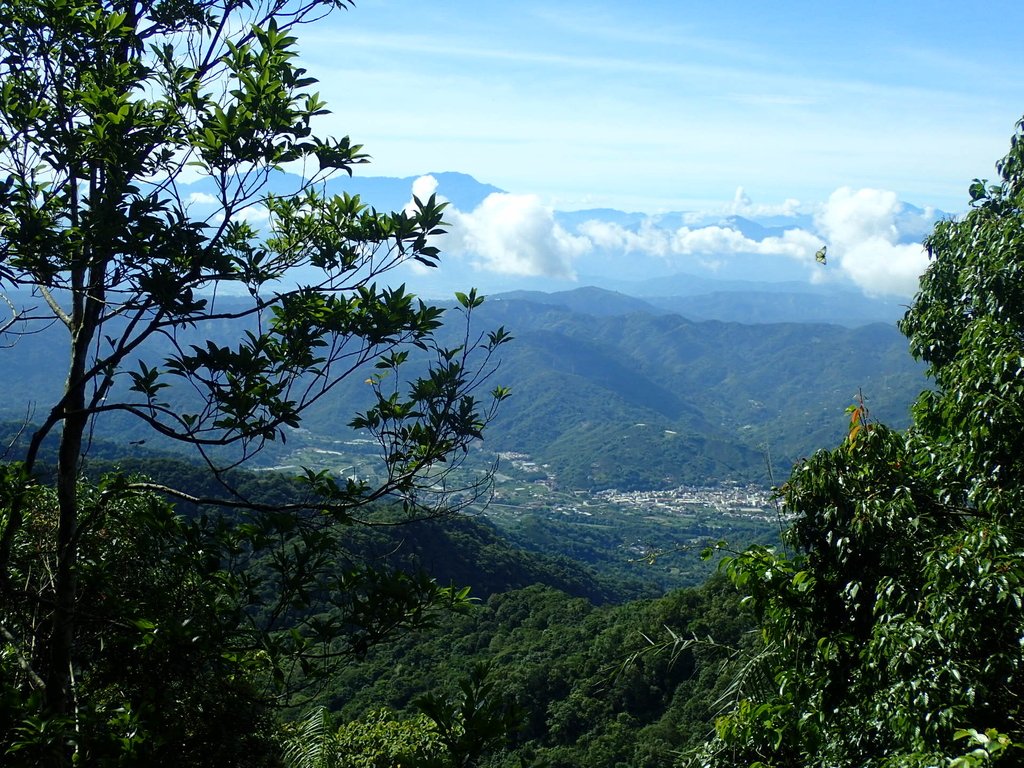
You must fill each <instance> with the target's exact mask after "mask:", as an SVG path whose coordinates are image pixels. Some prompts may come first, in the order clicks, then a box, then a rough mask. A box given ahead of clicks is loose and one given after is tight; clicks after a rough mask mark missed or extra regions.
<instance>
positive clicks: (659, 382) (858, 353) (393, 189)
mask: <svg viewBox="0 0 1024 768" xmlns="http://www.w3.org/2000/svg"><path fill="white" fill-rule="evenodd" d="M289 181H294V179H293V178H291V177H287V176H286V175H285V176H280V177H277V178H275V184H277V185H278V189H279V190H280V191H284V189H283V187H282V185H286V184H287V183H288V182H289ZM342 182H344V184H343V188H344V189H346V190H347V191H349V192H350V193H353V194H360V195H361V196H364V198H365V200H366V201H367V202H369V203H371V204H373V205H374V206H376V207H378V208H379V209H398V208H402V207H403V206H405V205H407V204H408V203H409V199H410V197H411V195H412V191H413V190H414V189H415V190H416V191H417V194H419V193H425V194H430V193H431V192H432V191H434V190H437V192H438V194H441V193H442V192H443V193H444V194H445V196H446V197H447V198H448V199H450V200H451V201H452V207H451V208H450V210H449V212H448V214H449V215H448V218H449V219H450V220H451V221H452V222H453V224H452V226H451V227H450V229H451V232H452V234H451V235H449V238H450V239H448V240H446V241H444V242H442V243H441V245H442V246H443V247H444V248H445V249H446V250H445V255H444V256H443V258H442V266H441V267H440V268H439V269H437V270H427V269H425V268H420V267H419V266H418V265H413V266H405V267H403V268H402V269H401V270H399V271H397V274H393V275H389V276H388V277H389V278H390V279H391V282H399V281H402V280H408V282H409V283H410V287H411V288H412V289H413V290H414V291H417V292H419V293H421V294H422V295H425V296H426V297H432V296H433V297H441V298H447V297H450V295H451V293H452V292H454V291H455V290H466V289H468V288H469V287H471V286H477V287H480V288H482V289H483V290H484V291H485V292H487V293H489V296H488V299H487V301H486V302H485V304H484V305H483V306H482V307H481V308H480V309H479V310H478V311H477V313H476V317H475V324H476V327H477V328H478V329H481V330H484V329H488V328H493V327H496V326H498V325H503V326H505V327H506V328H507V329H508V330H509V331H510V332H511V333H512V334H513V336H514V337H515V340H514V342H513V343H512V344H510V345H508V346H506V347H504V348H503V360H502V363H501V368H500V370H499V371H498V373H497V374H496V376H495V381H496V382H497V383H501V384H503V385H507V386H510V387H511V388H512V391H513V397H512V398H510V399H509V400H508V401H507V402H506V403H504V404H503V408H502V409H501V412H500V415H499V417H498V419H497V421H496V422H495V423H494V424H493V425H492V428H491V429H489V431H488V434H487V441H486V449H487V450H489V451H492V450H504V451H518V452H525V453H528V454H530V455H531V456H533V457H534V458H535V459H536V460H537V461H539V462H543V463H545V464H548V465H549V466H550V471H551V474H552V476H553V477H554V478H556V479H557V481H558V482H559V483H562V484H564V485H565V486H567V487H573V488H590V489H596V488H610V487H619V488H654V487H666V486H672V485H675V484H679V483H697V484H703V483H710V482H717V481H720V480H730V479H734V480H749V481H755V482H762V483H765V484H767V482H768V479H769V478H768V476H767V473H766V469H765V464H766V459H768V458H769V457H770V458H771V460H772V461H774V462H775V463H776V471H777V472H779V474H781V475H784V474H785V473H786V471H788V468H789V466H790V463H791V462H792V461H793V460H795V459H797V458H799V457H800V456H803V455H807V454H809V453H810V452H812V451H814V450H816V449H817V448H821V447H828V446H832V445H834V444H835V443H836V442H837V441H838V440H839V439H841V436H842V434H843V430H844V428H845V420H846V416H845V413H844V411H845V409H846V408H847V407H848V406H849V405H850V404H851V403H852V402H854V399H855V398H857V397H861V396H863V397H864V398H866V402H867V405H868V407H869V408H870V409H871V412H872V415H873V416H874V417H876V418H879V419H881V420H883V421H886V422H887V423H890V424H892V425H893V426H897V427H899V426H904V425H905V424H906V423H907V421H908V409H909V405H910V403H911V402H912V400H913V398H914V397H915V396H916V395H917V394H918V392H920V390H921V389H923V388H924V387H925V386H926V381H925V379H924V376H923V370H922V367H921V366H919V365H918V364H916V363H915V362H914V361H913V360H912V359H911V358H910V356H909V354H908V352H907V343H906V340H905V339H904V338H903V337H902V335H900V333H899V332H898V330H897V329H896V325H895V321H896V320H897V319H898V318H899V317H901V316H902V314H903V312H904V311H905V307H904V306H903V305H904V303H906V302H907V301H908V300H907V299H904V298H901V297H894V296H888V297H881V296H875V297H871V296H867V295H865V293H864V292H863V290H862V289H861V288H860V287H858V286H857V285H856V284H854V282H853V281H852V279H850V277H849V274H848V270H845V271H844V268H843V262H840V263H839V264H838V265H837V266H834V265H833V263H832V262H830V263H829V264H827V265H825V266H823V265H821V264H819V263H817V262H816V261H814V259H813V254H812V256H811V263H804V259H803V256H802V255H801V254H802V251H801V250H800V249H801V248H803V247H804V245H807V247H820V245H819V243H821V240H820V239H819V238H818V235H815V234H813V232H812V230H814V228H815V227H819V228H820V227H824V228H825V229H826V230H827V229H828V226H829V225H828V224H827V222H825V223H822V222H824V219H825V218H826V217H827V214H828V212H827V211H826V212H825V214H821V215H819V216H818V217H817V218H813V217H811V216H809V215H807V214H801V213H799V212H797V211H795V210H790V211H783V212H781V213H779V212H774V213H773V212H771V211H767V212H766V211H760V215H759V216H755V214H757V213H758V211H759V210H760V209H757V207H756V206H754V205H753V204H749V203H747V204H746V207H747V208H748V209H749V211H750V213H751V217H747V216H740V215H736V214H733V215H729V216H727V217H724V218H722V219H719V220H716V221H715V222H714V223H707V222H705V223H703V224H701V223H699V222H697V221H696V219H695V218H694V217H693V216H691V217H690V221H691V224H689V225H687V224H680V222H683V221H685V220H687V219H686V217H687V214H683V213H675V214H664V215H661V216H658V217H650V216H646V215H644V214H636V213H625V212H621V211H614V210H607V209H602V210H592V211H574V212H566V213H555V212H553V211H550V210H547V209H544V208H543V206H541V205H540V203H539V202H538V201H537V200H536V199H531V198H528V196H517V195H507V194H506V193H503V192H501V191H500V190H497V189H496V188H495V187H492V186H489V185H486V184H481V183H479V182H477V181H476V180H474V179H472V178H471V177H469V176H465V175H462V174H435V175H433V176H431V177H418V178H414V177H409V178H404V179H395V178H372V177H370V178H360V177H356V178H353V179H346V180H334V181H332V182H331V183H330V184H329V185H328V190H329V191H331V192H336V191H338V190H339V189H341V188H342ZM193 187H194V188H193V190H192V193H191V198H190V199H191V201H192V205H193V209H192V214H193V215H196V216H201V215H203V213H202V208H203V206H204V205H208V204H209V201H208V200H206V198H204V195H208V193H207V192H204V191H203V188H202V184H201V183H197V184H196V185H193ZM890 202H891V201H890ZM466 211H471V213H466ZM264 213H265V212H264ZM833 213H835V211H833ZM889 214H892V215H891V216H890V218H891V227H890V229H889V231H888V234H889V236H891V238H893V242H890V243H889V245H890V246H891V248H892V249H898V248H913V247H916V246H911V245H909V244H905V243H902V242H900V238H903V239H906V238H907V237H908V235H907V234H906V233H907V232H910V231H912V230H914V228H915V227H917V228H920V227H919V225H920V224H921V223H922V222H923V221H924V220H925V218H926V212H922V211H920V210H919V209H914V208H909V207H905V206H903V207H899V209H898V210H896V209H894V208H892V206H890V209H889ZM887 215H888V214H887ZM928 215H929V216H933V215H934V214H933V213H929V214H928ZM247 216H249V217H250V218H251V219H252V220H253V221H254V222H256V223H259V222H260V221H265V215H264V217H263V218H262V219H261V217H260V213H259V210H258V209H251V210H249V211H248V213H247ZM882 218H884V217H882ZM879 220H880V219H878V217H876V221H875V223H876V224H877V223H878V221H879ZM488 222H489V223H490V225H493V227H492V228H491V229H486V228H482V227H484V225H485V224H488ZM900 222H902V223H900ZM865 226H867V225H865ZM671 227H676V228H675V229H674V230H673V229H671ZM868 228H869V229H870V227H868ZM814 231H818V230H814ZM833 231H834V227H833ZM901 232H902V233H903V234H900V233H901ZM588 233H589V234H588ZM488 238H490V239H488ZM588 238H589V239H588ZM615 238H619V240H618V242H617V243H616V242H613V241H614V240H615ZM687 238H688V239H689V241H691V244H692V242H697V241H699V240H700V239H701V238H704V240H705V241H706V244H707V248H709V249H710V248H713V247H720V248H722V249H723V250H722V251H721V252H720V253H718V256H717V257H715V258H714V259H713V260H714V261H716V262H717V265H712V264H711V263H710V262H709V261H708V260H707V259H704V254H699V253H696V252H693V253H689V254H687V253H686V252H685V248H684V245H685V242H686V241H687ZM584 240H587V242H589V243H590V246H588V247H587V248H583V246H582V245H581V243H582V242H583V241H584ZM598 242H603V243H604V245H603V246H601V247H596V245H595V244H596V243H598ZM880 242H882V241H880ZM884 242H889V241H884ZM659 243H660V244H661V245H660V246H659V245H658V244H659ZM730 243H731V245H730ZM652 244H653V245H652ZM716 244H717V245H716ZM649 246H650V247H649ZM655 246H657V247H658V248H662V250H660V251H658V250H657V248H655ZM474 248H475V249H477V250H475V251H474V250H472V249H474ZM544 248H547V249H548V250H547V251H544ZM558 248H563V249H570V250H571V249H572V248H577V249H578V253H577V257H576V258H575V260H574V261H572V262H571V263H570V262H560V261H559V259H560V258H561V257H562V256H564V255H565V254H564V253H563V254H561V256H560V255H559V253H558V252H557V249H558ZM651 248H654V250H651ZM744 248H747V249H748V250H747V251H746V252H745V251H744V250H743V249H744ZM786 249H789V250H788V251H787V250H786ZM758 251H759V252H758ZM472 254H476V255H472ZM481 254H482V255H481ZM499 256H500V257H501V258H499ZM680 265H685V266H686V267H687V269H689V270H691V271H688V272H682V271H678V269H679V267H680ZM563 267H565V268H566V269H563ZM516 270H518V272H517V271H516ZM531 270H532V271H533V272H534V273H532V274H531V273H530V272H531ZM560 270H561V271H560ZM808 276H810V278H813V279H809V277H808ZM740 277H742V278H744V279H740ZM541 288H543V290H540V289H541ZM233 300H235V299H233V298H232V297H230V296H220V297H218V299H217V301H218V302H230V301H233ZM221 306H222V307H223V306H224V305H223V304H221ZM244 330H245V329H244V327H242V325H240V324H238V323H234V324H232V323H231V322H221V323H220V324H219V325H218V326H217V327H216V328H214V329H212V330H209V329H204V330H201V331H189V330H185V331H183V334H184V335H185V336H187V335H188V334H190V333H191V334H193V335H196V338H195V339H186V338H185V337H184V336H183V337H182V341H184V342H185V343H198V344H205V340H204V337H203V336H202V334H205V333H210V334H213V335H214V336H215V337H216V340H218V341H221V342H226V341H232V340H233V339H236V338H239V337H240V335H241V334H242V333H243V331H244ZM62 332H63V331H62V329H61V328H60V327H58V326H54V327H51V328H49V329H46V330H45V331H43V332H41V333H39V334H36V335H30V336H24V337H21V338H20V339H18V340H17V343H16V344H14V346H13V348H12V349H9V350H6V352H5V355H6V357H5V362H6V365H5V367H4V368H3V370H2V371H0V386H3V387H4V388H5V391H8V392H11V393H17V394H19V396H18V397H11V398H8V399H7V400H6V401H5V402H4V403H2V404H0V419H6V420H12V421H23V420H25V419H27V420H29V421H31V420H33V419H35V418H38V414H36V413H35V411H34V410H33V408H34V405H33V402H35V403H48V402H53V401H54V399H55V397H56V396H57V392H58V390H59V387H60V383H61V376H62V373H61V371H60V368H61V365H60V364H61V363H62V362H63V361H61V360H54V359H53V356H52V354H51V353H50V351H51V350H52V349H54V348H61V346H60V344H59V343H55V339H54V334H61V333H62ZM453 343H458V342H457V341H456V342H453ZM143 356H145V357H146V359H147V361H148V362H149V363H150V364H152V363H153V362H155V361H159V359H160V358H161V357H162V351H161V350H160V349H157V348H151V349H149V350H148V351H144V352H143ZM364 378H365V376H362V375H354V376H352V377H350V378H349V380H346V381H345V382H343V383H342V385H341V386H339V387H337V389H336V390H335V391H334V393H333V394H332V397H331V398H329V399H328V400H325V401H324V402H322V403H320V404H318V405H317V406H316V407H315V408H313V409H311V410H310V411H309V413H308V414H307V417H306V419H305V421H304V422H303V426H304V427H305V428H307V429H308V430H310V433H311V434H312V435H314V436H316V439H319V440H328V441H329V440H332V439H335V438H336V437H338V436H339V435H343V434H346V433H347V423H348V421H349V419H351V417H352V415H353V414H354V413H355V412H357V411H359V410H362V409H365V408H366V407H367V406H368V405H369V401H368V392H367V390H366V387H365V385H364V384H363V379H364ZM21 393H24V394H25V396H24V397H22V396H21ZM104 424H106V426H104ZM136 429H137V430H138V432H137V433H136V431H135V430H136ZM104 433H106V434H107V435H109V436H112V437H116V438H118V439H121V440H131V439H136V440H141V439H148V440H149V445H150V446H152V445H153V444H154V443H156V442H159V441H157V440H154V439H153V436H152V435H150V434H149V433H148V432H147V430H146V429H145V428H144V427H142V426H141V425H135V424H134V423H124V422H121V421H118V422H116V423H115V422H114V421H107V422H105V421H104V419H100V420H99V431H98V433H97V435H98V436H102V435H103V434H104ZM289 450H290V446H289ZM271 455H272V457H273V458H274V459H275V460H276V459H280V458H281V454H280V452H279V451H278V452H271Z"/></svg>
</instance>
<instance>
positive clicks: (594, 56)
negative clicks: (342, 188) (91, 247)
mask: <svg viewBox="0 0 1024 768" xmlns="http://www.w3.org/2000/svg"><path fill="white" fill-rule="evenodd" d="M1022 29H1024V3H1019V2H1003V1H1001V0H1000V1H993V2H987V3H977V4H967V3H947V2H929V3H926V2H918V1H917V0H911V1H908V2H887V3H871V2H858V3H822V2H820V1H819V2H814V3H810V2H781V3H780V2H776V3H759V2H732V1H730V0H719V2H715V3H705V2H691V3H680V2H638V3H622V2H619V3H609V2H592V3H582V2H575V1H574V0H569V1H564V0H563V1H560V2H557V3H553V2H531V0H523V1H521V2H515V3H507V2H495V1H494V0H477V2H467V1H465V0H437V1H435V2H428V3H424V2H416V1H413V0H359V2H358V5H357V8H356V9H354V10H351V11H348V12H338V13H335V14H333V15H332V16H330V17H329V18H328V19H326V20H324V21H322V22H320V23H318V24H317V25H316V26H314V27H311V28H308V29H306V30H304V31H303V32H302V34H301V37H300V48H301V51H302V58H303V61H304V63H305V65H306V66H307V67H308V68H309V69H310V71H311V73H312V74H313V75H315V76H317V77H319V78H320V80H321V83H320V86H319V88H320V91H321V94H322V95H323V96H324V97H325V98H326V99H327V101H328V104H329V106H330V107H331V108H332V110H333V112H334V114H333V115H332V116H331V117H330V118H327V119H325V121H324V124H323V125H322V126H321V127H320V130H321V131H323V132H328V133H332V134H335V135H339V134H349V135H351V136H352V138H353V139H354V140H356V141H359V142H361V143H363V144H364V145H365V146H366V148H367V150H368V151H369V152H370V153H371V154H372V155H373V158H374V163H373V165H372V166H369V167H368V168H364V169H361V171H362V173H363V174H367V175H390V176H410V175H418V174H421V173H426V172H430V171H442V170H456V171H462V172H465V173H469V174H472V175H473V176H475V177H476V178H478V179H480V180H481V181H486V182H489V183H492V184H495V185H497V186H499V187H502V188H503V189H506V190H509V191H511V192H516V193H521V194H527V193H529V194H535V195H537V196H539V198H540V199H541V200H542V201H543V202H544V203H545V204H547V205H550V206H553V207H555V208H558V209H578V208H587V207H598V206H609V207H615V208H619V209H623V210H639V211H646V212H651V213H654V212H659V211H666V210H688V209H699V208H702V207H714V206H716V205H721V204H722V203H723V202H726V201H729V200H731V199H733V197H734V196H735V194H736V191H737V188H739V187H742V188H743V189H744V191H745V194H746V195H747V196H748V197H749V198H750V199H752V200H753V201H755V202H757V203H764V204H768V205H772V204H781V203H783V201H785V200H787V199H796V200H798V201H800V203H801V205H803V206H812V205H814V204H815V203H819V202H822V201H825V200H827V198H828V197H829V195H830V194H832V193H833V192H834V191H835V190H836V189H838V188H842V187H850V188H853V189H861V188H874V189H883V190H888V191H892V192H895V193H896V195H897V196H898V197H899V199H900V200H903V201H908V202H912V203H914V204H916V205H920V206H935V207H938V208H940V209H943V210H954V211H955V210H959V209H961V208H962V207H963V205H964V202H965V200H966V188H967V185H968V184H969V183H970V181H971V179H972V178H974V177H975V176H989V177H991V176H992V175H993V174H994V171H993V164H994V162H995V160H996V159H998V158H999V157H1000V156H1001V155H1002V154H1003V153H1004V151H1005V148H1006V146H1007V143H1008V139H1009V135H1010V133H1011V131H1012V129H1013V124H1014V122H1015V121H1016V120H1017V119H1018V118H1020V116H1021V114H1022V113H1024V78H1022V77H1021V76H1020V67H1021V65H1022V64H1024V35H1022V34H1021V30H1022Z"/></svg>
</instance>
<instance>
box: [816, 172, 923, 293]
mask: <svg viewBox="0 0 1024 768" xmlns="http://www.w3.org/2000/svg"><path fill="white" fill-rule="evenodd" d="M902 212H903V205H902V203H900V201H899V198H898V197H897V195H896V193H895V192H890V191H887V190H881V189H858V190H854V189H850V188H849V187H841V188H840V189H837V190H836V191H835V192H833V193H832V194H831V195H830V196H829V199H828V202H827V203H825V205H824V206H822V208H821V210H820V211H819V212H818V214H817V216H816V217H815V222H816V224H817V225H818V227H819V228H820V229H821V231H822V234H824V235H825V237H826V238H827V240H828V241H829V248H830V255H831V256H832V258H833V259H834V260H835V262H836V263H838V264H839V267H840V269H842V271H843V272H845V273H846V274H847V275H849V277H850V278H851V279H852V280H853V281H854V282H855V283H856V284H857V285H859V286H860V287H861V289H862V290H864V291H865V292H866V293H869V294H874V295H899V296H909V295H912V294H913V293H914V292H915V291H916V290H917V285H918V278H919V277H920V276H921V273H922V272H924V270H925V269H926V268H927V266H928V256H927V254H926V252H925V250H924V248H923V247H922V246H921V245H918V244H906V243H901V242H900V239H901V235H902V233H901V230H900V227H899V226H898V222H900V214H901V213H902ZM927 213H928V212H925V215H927ZM905 218H906V217H905ZM919 218H922V217H919V216H915V217H912V218H911V219H909V222H910V223H911V224H912V225H913V227H914V228H918V226H917V225H918V224H920V222H917V221H915V220H916V219H919ZM913 234H916V232H914V233H913Z"/></svg>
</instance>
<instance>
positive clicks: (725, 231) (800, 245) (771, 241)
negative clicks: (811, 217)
mask: <svg viewBox="0 0 1024 768" xmlns="http://www.w3.org/2000/svg"><path fill="white" fill-rule="evenodd" d="M821 246H822V242H821V240H820V239H819V238H818V237H817V236H816V235H813V234H811V233H810V232H807V231H805V230H802V229H788V230H786V231H785V232H784V233H783V234H782V236H781V237H766V238H764V239H763V240H753V239H751V238H749V237H747V236H746V235H744V234H743V233H742V232H740V231H739V230H736V229H732V228H730V227H720V226H713V227H701V228H699V229H690V228H689V227H680V228H679V229H677V230H676V232H675V234H674V236H673V238H672V251H673V252H674V253H678V254H683V255H692V254H709V255H716V254H717V255H722V256H724V255H727V254H732V253H754V254H759V255H762V256H788V257H789V258H791V259H796V260H797V261H805V262H811V261H813V260H814V253H815V252H816V251H817V250H818V249H819V248H821Z"/></svg>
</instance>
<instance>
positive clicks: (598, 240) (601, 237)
mask: <svg viewBox="0 0 1024 768" xmlns="http://www.w3.org/2000/svg"><path fill="white" fill-rule="evenodd" d="M576 231H577V232H578V233H579V234H580V235H582V236H583V237H586V238H587V239H588V240H590V242H591V243H592V244H593V245H594V246H596V247H597V248H604V249H607V250H616V251H622V252H623V253H637V252H639V253H647V254H651V255H653V256H667V255H668V254H669V253H670V251H671V250H672V234H671V232H670V231H669V230H667V229H661V228H659V227H657V226H655V225H654V223H653V222H652V221H651V220H650V219H646V220H645V221H644V222H643V223H642V224H641V225H640V227H639V229H638V230H637V231H635V232H634V231H633V230H631V229H626V228H625V227H623V226H621V225H619V224H614V223H612V222H608V221H598V220H596V219H595V220H591V221H585V222H583V223H582V224H580V225H579V227H577V229H576Z"/></svg>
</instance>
